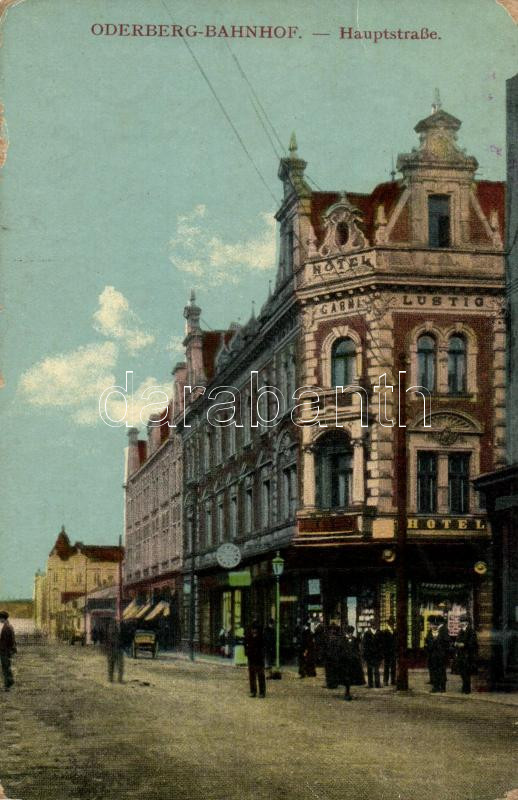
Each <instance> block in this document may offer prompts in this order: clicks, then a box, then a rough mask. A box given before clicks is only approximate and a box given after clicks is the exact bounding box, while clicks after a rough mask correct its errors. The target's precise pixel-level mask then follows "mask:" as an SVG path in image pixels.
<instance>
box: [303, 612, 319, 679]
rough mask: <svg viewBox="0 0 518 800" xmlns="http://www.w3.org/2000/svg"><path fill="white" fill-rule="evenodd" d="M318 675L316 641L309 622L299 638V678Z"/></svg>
mask: <svg viewBox="0 0 518 800" xmlns="http://www.w3.org/2000/svg"><path fill="white" fill-rule="evenodd" d="M316 674H317V671H316V666H315V640H314V638H313V634H312V632H311V625H310V623H309V620H308V622H307V623H306V624H305V625H304V627H303V628H302V631H301V632H300V638H299V678H314V677H315V676H316Z"/></svg>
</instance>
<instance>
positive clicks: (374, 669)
mask: <svg viewBox="0 0 518 800" xmlns="http://www.w3.org/2000/svg"><path fill="white" fill-rule="evenodd" d="M362 651H363V658H364V659H365V663H366V664H367V680H368V683H369V689H372V688H373V687H376V689H379V688H380V664H381V661H382V659H383V638H382V635H381V632H380V631H379V630H378V629H377V628H375V627H374V625H371V626H370V627H369V628H367V630H366V631H365V633H364V634H363V639H362Z"/></svg>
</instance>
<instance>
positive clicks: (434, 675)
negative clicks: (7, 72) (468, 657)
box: [425, 616, 450, 692]
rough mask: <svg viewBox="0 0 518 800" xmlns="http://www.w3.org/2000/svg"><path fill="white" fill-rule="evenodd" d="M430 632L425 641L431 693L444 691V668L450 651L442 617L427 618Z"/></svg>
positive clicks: (448, 638) (445, 678)
mask: <svg viewBox="0 0 518 800" xmlns="http://www.w3.org/2000/svg"><path fill="white" fill-rule="evenodd" d="M428 621H429V623H430V631H429V632H428V635H427V636H426V639H425V647H426V651H427V653H428V669H429V672H430V682H431V684H432V689H431V691H432V692H445V691H446V680H447V677H446V667H447V665H448V655H449V651H450V637H449V636H448V631H447V629H446V625H445V623H444V617H441V616H433V617H429V618H428Z"/></svg>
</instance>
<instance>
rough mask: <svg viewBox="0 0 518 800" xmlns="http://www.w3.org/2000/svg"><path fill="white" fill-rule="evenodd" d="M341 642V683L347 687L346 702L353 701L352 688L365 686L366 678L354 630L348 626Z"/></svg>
mask: <svg viewBox="0 0 518 800" xmlns="http://www.w3.org/2000/svg"><path fill="white" fill-rule="evenodd" d="M340 642H341V670H340V683H341V684H342V685H343V686H345V693H344V700H352V696H351V686H363V684H364V683H365V678H364V675H363V667H362V662H361V658H360V646H359V643H358V639H357V638H356V636H355V635H354V628H353V626H352V625H348V626H347V628H346V629H345V635H344V636H342V637H340Z"/></svg>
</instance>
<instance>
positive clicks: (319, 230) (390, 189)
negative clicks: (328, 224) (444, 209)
mask: <svg viewBox="0 0 518 800" xmlns="http://www.w3.org/2000/svg"><path fill="white" fill-rule="evenodd" d="M475 187H476V189H475V191H476V194H477V198H478V201H479V203H480V206H481V208H482V211H483V212H484V214H485V216H486V217H487V218H488V219H489V216H490V214H491V211H494V210H496V211H497V212H498V221H499V224H500V232H501V234H502V236H503V233H504V224H505V183H502V182H501V181H477V182H476V183H475ZM404 188H405V187H404V185H403V183H402V182H400V181H389V182H388V183H379V184H378V185H377V186H376V187H375V188H374V189H373V191H372V192H371V193H370V194H355V193H353V192H347V198H348V200H349V202H350V203H351V204H352V205H354V206H356V207H357V208H358V209H359V210H360V211H361V212H362V219H363V222H362V225H361V228H362V230H363V232H364V233H365V236H366V237H367V239H368V240H369V242H370V244H374V233H375V230H374V226H375V222H376V210H377V208H378V206H380V205H383V206H384V209H385V215H386V217H387V220H388V219H389V218H390V215H391V214H392V211H393V210H394V208H395V206H396V203H397V202H398V200H399V198H400V197H401V195H402V193H403V191H404ZM340 197H341V195H340V193H339V192H313V194H312V195H311V224H312V226H313V230H314V231H315V235H316V238H317V242H318V244H319V245H320V244H322V240H323V236H324V226H323V218H324V215H325V213H326V211H327V210H328V209H329V208H330V207H331V206H332V205H333V204H334V203H336V202H337V201H338V200H339V199H340Z"/></svg>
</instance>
